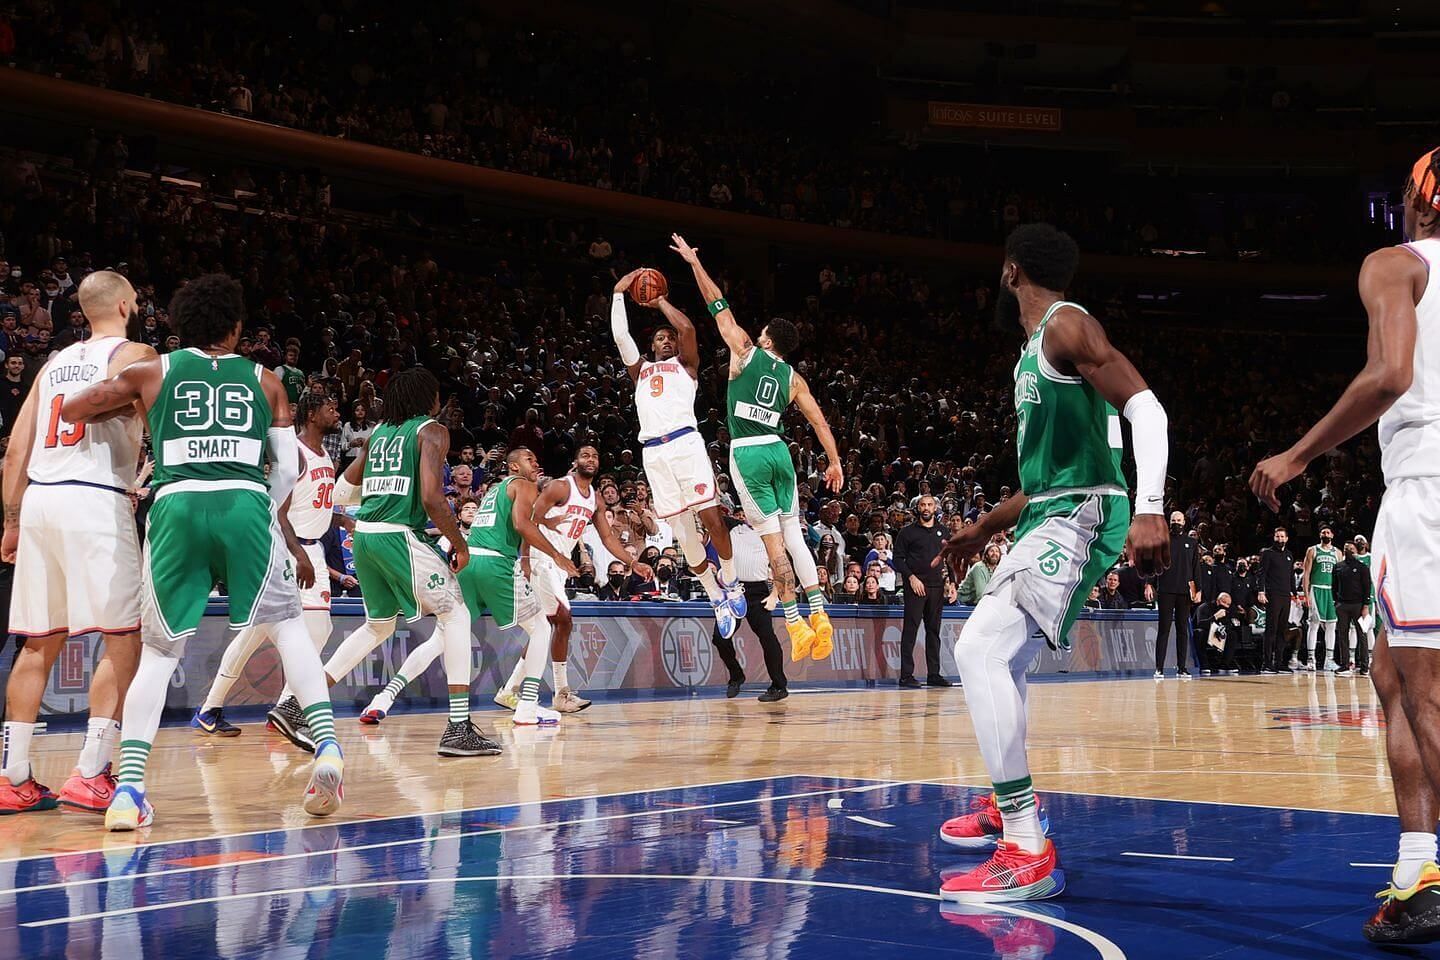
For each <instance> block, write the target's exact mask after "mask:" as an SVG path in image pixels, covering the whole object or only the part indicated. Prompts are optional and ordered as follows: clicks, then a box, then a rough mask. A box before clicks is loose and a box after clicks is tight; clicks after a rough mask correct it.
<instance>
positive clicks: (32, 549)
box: [10, 337, 142, 637]
mask: <svg viewBox="0 0 1440 960" xmlns="http://www.w3.org/2000/svg"><path fill="white" fill-rule="evenodd" d="M125 343H126V340H125V339H124V338H123V337H98V338H95V339H92V340H86V341H84V342H82V343H75V344H71V345H70V346H68V347H66V348H65V349H64V350H61V351H60V352H59V353H57V354H55V356H53V357H52V358H50V362H49V363H47V364H45V366H44V368H43V369H41V371H40V374H39V376H37V377H36V378H35V384H34V386H32V387H31V394H32V396H33V398H34V399H33V403H34V405H35V440H34V443H33V444H32V445H31V448H30V465H29V468H28V475H29V479H30V485H29V487H28V488H27V489H26V491H25V497H24V499H23V500H22V502H21V505H20V542H19V545H18V547H17V549H16V556H15V589H14V593H13V594H12V596H11V600H10V630H11V632H12V633H17V634H20V635H21V636H27V637H34V636H42V635H44V634H50V633H57V632H65V633H69V634H71V635H72V636H73V635H78V634H82V633H95V632H97V631H98V632H101V633H130V632H133V631H135V630H138V629H140V593H141V591H140V568H141V566H140V540H139V536H138V534H137V532H136V529H135V507H134V505H133V504H132V503H131V502H130V492H131V490H133V489H134V487H135V476H136V472H137V469H138V467H139V461H140V434H141V427H142V423H141V420H140V418H139V416H137V415H134V414H126V415H124V416H120V417H114V418H112V419H109V420H104V421H101V422H99V423H87V424H71V423H67V422H66V421H64V420H62V419H61V418H60V408H61V406H62V405H63V404H64V403H65V398H66V397H69V396H72V395H74V394H76V393H79V392H80V391H81V390H83V389H85V388H86V387H88V386H90V385H91V384H93V383H98V382H99V381H101V380H104V379H105V378H106V377H107V376H108V374H109V368H110V359H111V358H112V357H113V356H114V355H115V352H116V351H117V350H119V349H120V348H121V347H122V346H124V345H125Z"/></svg>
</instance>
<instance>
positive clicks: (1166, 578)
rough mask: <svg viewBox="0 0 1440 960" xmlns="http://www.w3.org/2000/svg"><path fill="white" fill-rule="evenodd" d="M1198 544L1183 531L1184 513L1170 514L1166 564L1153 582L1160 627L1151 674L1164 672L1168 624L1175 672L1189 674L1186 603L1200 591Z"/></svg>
mask: <svg viewBox="0 0 1440 960" xmlns="http://www.w3.org/2000/svg"><path fill="white" fill-rule="evenodd" d="M1199 579H1200V545H1199V544H1198V543H1196V542H1195V538H1194V537H1190V536H1186V534H1185V514H1184V513H1182V512H1180V511H1179V510H1176V511H1174V512H1173V513H1171V514H1170V566H1169V568H1168V569H1166V571H1165V572H1164V573H1162V574H1160V579H1159V580H1158V581H1156V583H1155V594H1156V599H1157V605H1158V606H1159V607H1160V627H1159V632H1158V633H1156V634H1155V676H1156V677H1157V678H1158V677H1163V676H1164V675H1165V648H1166V646H1167V645H1168V644H1169V641H1170V627H1171V625H1172V624H1173V625H1174V627H1175V667H1176V670H1177V676H1180V677H1188V676H1190V605H1191V604H1193V603H1198V602H1199V600H1200V592H1199V590H1198V589H1197V587H1196V581H1198V580H1199Z"/></svg>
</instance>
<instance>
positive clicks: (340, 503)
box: [330, 472, 360, 507]
mask: <svg viewBox="0 0 1440 960" xmlns="http://www.w3.org/2000/svg"><path fill="white" fill-rule="evenodd" d="M330 501H331V503H333V504H335V506H337V507H357V506H359V505H360V484H358V483H351V482H350V480H349V478H348V477H346V476H345V474H344V473H343V472H342V473H341V474H340V476H338V477H336V478H335V489H334V490H332V491H330Z"/></svg>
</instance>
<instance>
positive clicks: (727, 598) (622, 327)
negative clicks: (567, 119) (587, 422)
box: [610, 270, 745, 638]
mask: <svg viewBox="0 0 1440 960" xmlns="http://www.w3.org/2000/svg"><path fill="white" fill-rule="evenodd" d="M639 272H640V271H639V270H634V271H631V272H630V273H627V274H626V275H625V276H623V277H621V278H620V281H619V282H618V283H616V284H615V296H614V298H613V300H612V301H611V305H610V332H611V333H612V334H613V335H614V337H615V345H616V346H617V347H619V348H620V359H621V361H622V362H623V363H624V364H625V368H626V370H628V371H629V373H630V377H631V379H633V380H634V381H635V411H636V413H637V414H638V415H639V419H640V443H641V444H642V445H643V447H644V454H643V463H644V467H645V479H646V480H647V481H648V482H649V484H650V492H651V494H652V495H653V497H654V501H655V512H656V513H657V514H658V515H659V516H660V518H661V519H664V520H671V521H672V523H671V525H672V526H673V527H674V530H675V539H676V540H678V541H679V542H680V549H681V551H682V552H683V553H684V554H685V562H686V564H688V565H689V567H690V570H691V572H693V573H694V574H695V576H696V577H698V578H699V580H700V583H701V584H702V585H704V587H705V594H706V596H708V597H709V598H710V605H711V606H712V607H713V608H714V609H715V626H716V627H717V628H719V630H720V635H721V636H722V637H726V638H728V637H732V636H734V635H735V629H736V627H737V626H738V625H739V622H740V620H741V618H743V617H744V616H745V589H744V587H742V586H741V585H740V584H739V583H738V582H737V581H736V579H735V559H734V551H733V550H732V548H731V546H730V531H729V529H728V528H727V527H726V526H725V519H724V518H723V517H722V516H721V515H720V507H719V505H718V503H717V501H716V497H717V491H716V489H715V468H714V467H713V466H711V464H710V454H709V452H708V451H707V450H706V449H705V438H704V437H702V436H701V435H700V431H699V430H698V429H697V427H696V421H695V388H696V386H697V384H698V380H699V376H700V347H699V345H698V343H697V342H696V339H695V325H694V324H692V323H691V322H690V319H689V318H688V317H686V316H685V314H683V313H681V312H680V311H679V310H677V309H676V308H675V307H674V306H672V305H671V304H670V302H669V301H668V300H666V299H665V298H664V297H661V298H659V299H658V300H655V301H652V302H651V303H650V304H647V306H653V307H656V308H658V309H659V310H660V312H661V313H663V314H664V315H665V318H666V319H667V320H669V321H670V324H673V326H672V325H666V326H661V327H659V328H658V329H656V331H655V333H654V334H653V336H652V337H651V341H650V345H651V348H652V349H653V350H654V353H655V356H654V359H653V360H646V359H644V358H642V357H641V356H640V348H639V347H637V346H636V345H635V341H634V339H633V338H631V336H630V322H629V318H628V317H627V316H626V314H625V291H627V290H629V289H630V285H631V284H632V283H633V282H634V281H635V276H636V275H637V274H638V273H639ZM681 514H684V516H681ZM675 517H680V519H679V520H674V518H675ZM696 518H698V520H699V522H700V523H701V524H703V525H704V527H705V532H706V533H707V534H709V536H710V542H711V543H712V544H714V545H715V551H716V553H717V554H719V556H720V570H719V571H718V577H717V571H715V570H713V569H711V567H710V564H709V562H708V561H707V560H706V559H705V544H704V542H703V541H702V540H701V539H700V532H699V529H698V528H697V527H696V524H695V521H696Z"/></svg>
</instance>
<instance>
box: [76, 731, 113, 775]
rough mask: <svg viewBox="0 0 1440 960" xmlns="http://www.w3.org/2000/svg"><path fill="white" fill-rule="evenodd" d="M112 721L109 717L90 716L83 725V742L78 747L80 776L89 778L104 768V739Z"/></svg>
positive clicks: (107, 735) (108, 732) (108, 733)
mask: <svg viewBox="0 0 1440 960" xmlns="http://www.w3.org/2000/svg"><path fill="white" fill-rule="evenodd" d="M113 723H114V721H112V720H111V719H110V718H109V717H91V718H90V722H89V723H87V724H86V725H85V744H84V746H82V747H81V748H80V762H79V763H77V764H76V766H78V767H79V768H80V776H82V777H85V778H86V779H89V778H90V777H93V776H95V775H96V774H97V773H99V772H100V771H101V770H104V769H105V759H104V757H103V754H104V752H105V746H106V740H107V739H108V737H109V735H110V727H111V725H112V724H113Z"/></svg>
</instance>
